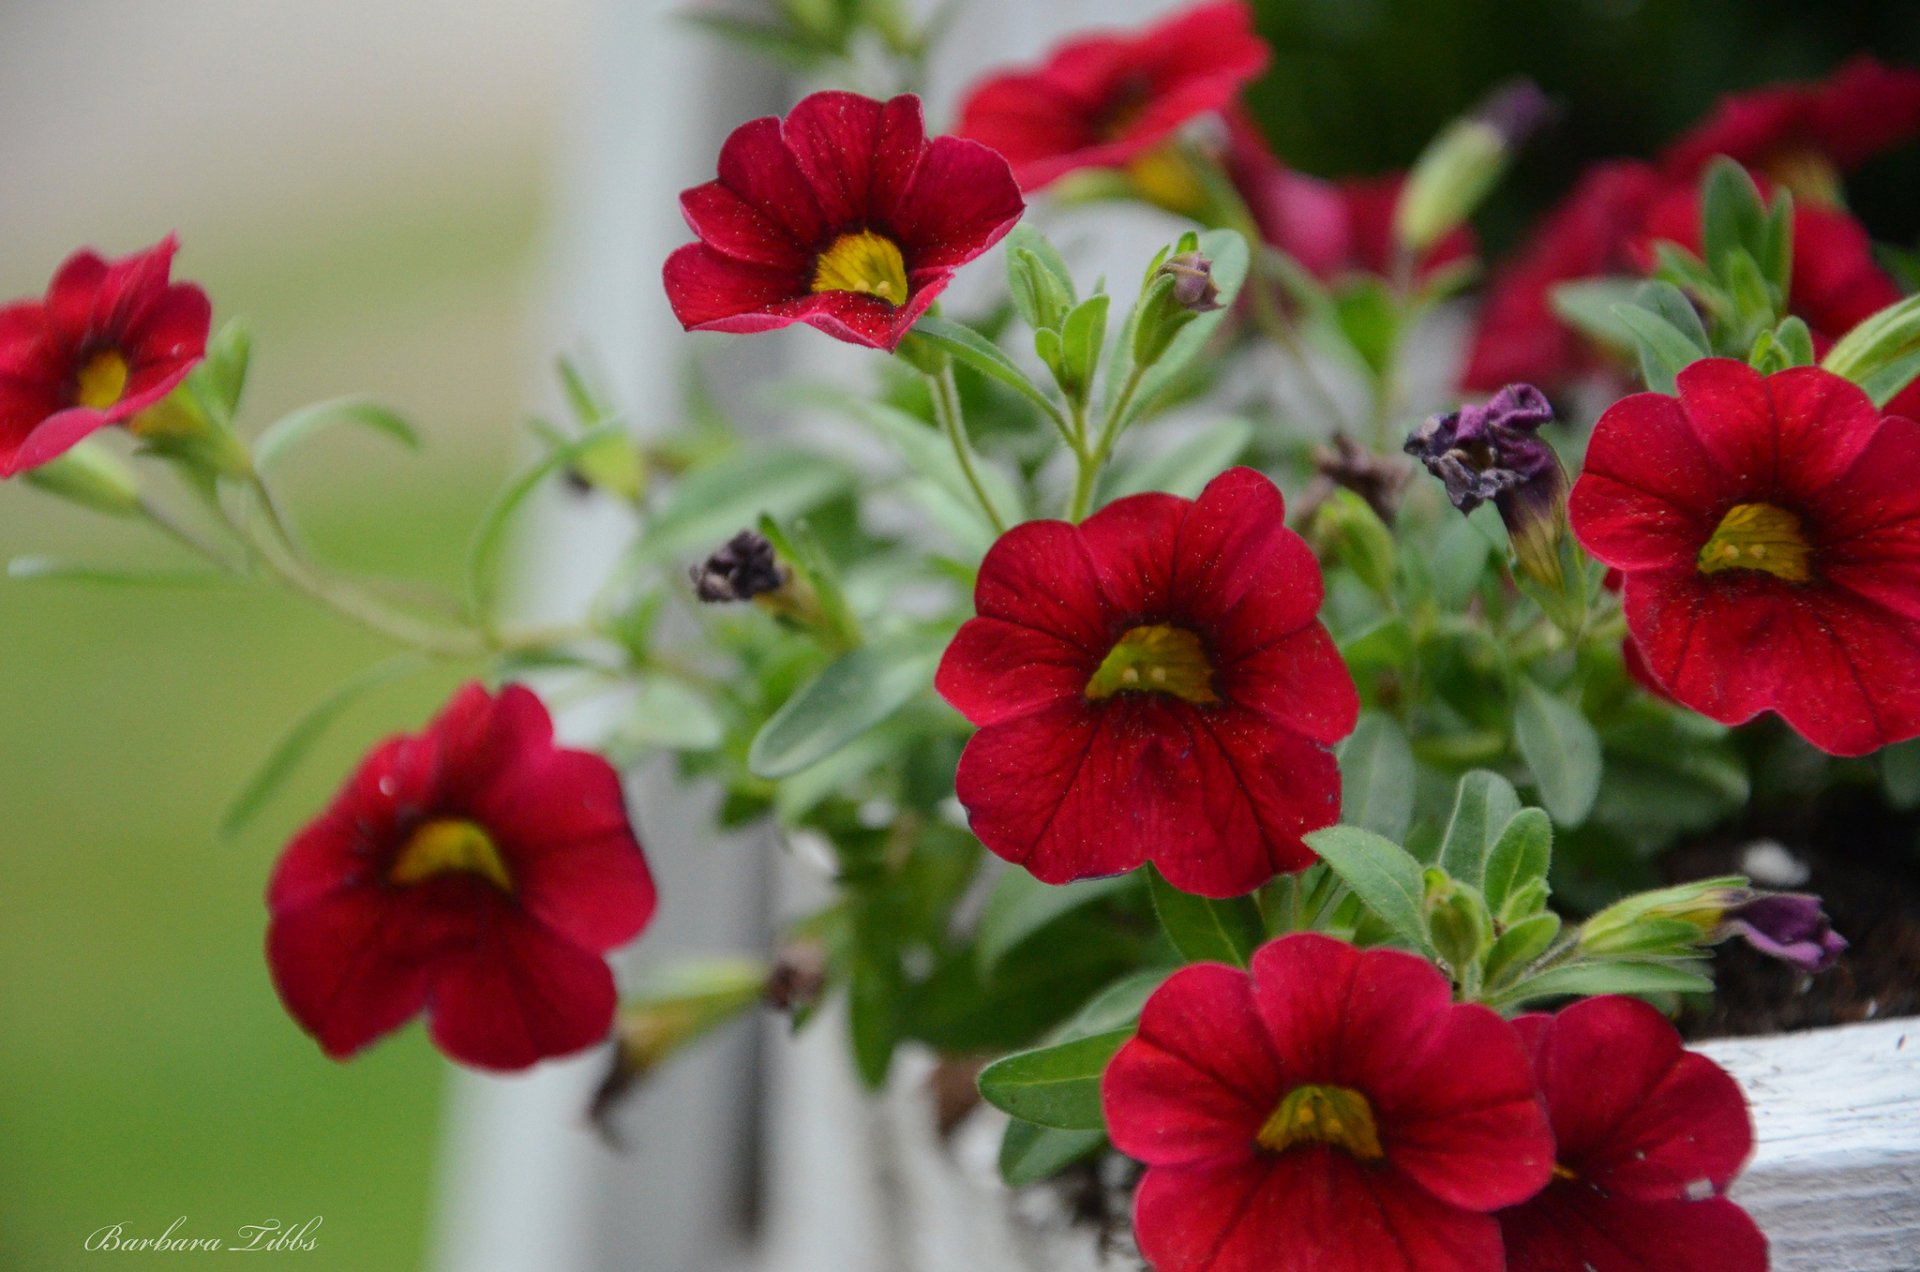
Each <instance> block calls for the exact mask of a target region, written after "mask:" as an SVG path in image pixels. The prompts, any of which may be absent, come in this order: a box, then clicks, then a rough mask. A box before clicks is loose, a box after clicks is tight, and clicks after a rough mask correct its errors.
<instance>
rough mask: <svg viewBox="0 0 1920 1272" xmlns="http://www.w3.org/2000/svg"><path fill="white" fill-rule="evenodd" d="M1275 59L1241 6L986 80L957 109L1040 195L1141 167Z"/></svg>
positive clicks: (1089, 43)
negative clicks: (1091, 173)
mask: <svg viewBox="0 0 1920 1272" xmlns="http://www.w3.org/2000/svg"><path fill="white" fill-rule="evenodd" d="M1269 56H1270V55H1269V52H1268V50H1267V46H1266V44H1265V42H1264V41H1262V40H1261V39H1260V37H1259V36H1258V35H1256V34H1254V30H1253V12H1252V10H1251V9H1250V8H1249V7H1248V6H1247V5H1246V4H1244V3H1242V0H1228V2H1227V3H1223V4H1203V5H1198V6H1195V7H1194V8H1191V9H1186V10H1183V11H1182V12H1180V13H1178V14H1175V15H1174V16H1173V17H1171V18H1168V19H1167V20H1165V21H1164V22H1161V23H1159V24H1158V25H1155V26H1151V27H1148V28H1146V29H1145V30H1142V31H1136V32H1131V33H1126V34H1115V33H1108V34H1102V35H1091V36H1084V37H1082V38H1080V39H1077V40H1073V41H1071V42H1069V43H1066V44H1062V45H1060V46H1059V47H1058V48H1055V49H1054V50H1053V51H1052V52H1051V53H1049V54H1048V56H1047V60H1046V62H1045V63H1044V64H1043V65H1041V66H1039V67H1036V68H1034V69H1031V70H1017V71H1004V72H1001V73H1000V74H997V75H994V76H992V77H991V78H989V79H987V80H984V81H982V82H981V83H980V84H978V85H976V86H975V87H974V89H973V90H972V92H970V93H969V94H968V95H967V99H966V101H965V102H964V103H962V105H961V107H960V127H959V133H960V135H961V136H963V137H972V138H974V139H975V140H976V141H981V142H984V143H985V144H987V145H989V146H992V147H993V148H994V149H995V150H998V151H999V152H1000V153H1001V154H1003V155H1005V156H1006V157H1007V161H1008V162H1009V163H1011V164H1012V165H1013V170H1014V174H1015V175H1016V176H1018V177H1019V178H1020V185H1021V188H1022V189H1026V190H1037V189H1039V188H1040V187H1041V186H1044V185H1046V184H1048V183H1049V182H1052V181H1054V180H1057V179H1058V178H1060V177H1063V176H1065V175H1066V174H1067V173H1069V172H1073V171H1075V170H1076V169H1080V168H1124V167H1126V166H1128V165H1129V164H1130V163H1133V162H1134V161H1136V160H1139V159H1142V158H1143V157H1144V156H1146V155H1147V154H1148V152H1149V151H1151V150H1153V149H1154V148H1155V147H1157V146H1158V145H1159V144H1160V143H1161V142H1164V141H1166V140H1167V139H1168V138H1169V137H1171V136H1172V135H1173V133H1174V132H1175V131H1176V130H1178V129H1179V128H1180V127H1181V126H1182V125H1183V124H1186V123H1187V122H1188V121H1190V120H1192V119H1195V118H1198V117H1200V116H1202V115H1209V114H1214V113H1217V112H1220V111H1224V110H1226V109H1227V108H1228V107H1229V106H1231V105H1232V103H1233V102H1234V100H1235V99H1236V98H1237V97H1238V96H1239V95H1240V90H1241V88H1242V87H1244V86H1245V85H1246V83H1247V82H1248V81H1249V80H1251V79H1253V78H1254V77H1255V76H1256V75H1258V74H1259V73H1260V72H1261V71H1262V70H1264V69H1265V68H1266V65H1267V60H1268V58H1269Z"/></svg>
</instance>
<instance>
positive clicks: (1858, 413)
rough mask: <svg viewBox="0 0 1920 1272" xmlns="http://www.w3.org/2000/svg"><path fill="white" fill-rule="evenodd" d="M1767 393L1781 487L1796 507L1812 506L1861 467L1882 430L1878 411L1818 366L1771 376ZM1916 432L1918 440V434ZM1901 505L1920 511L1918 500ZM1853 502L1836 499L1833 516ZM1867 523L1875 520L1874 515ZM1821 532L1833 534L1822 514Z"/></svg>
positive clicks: (1847, 384)
mask: <svg viewBox="0 0 1920 1272" xmlns="http://www.w3.org/2000/svg"><path fill="white" fill-rule="evenodd" d="M1767 393H1768V395H1769V396H1770V397H1771V398H1772V399H1773V418H1774V426H1775V428H1776V429H1777V430H1778V436H1779V441H1778V445H1779V449H1780V484H1781V486H1782V487H1783V488H1784V490H1785V491H1786V492H1788V493H1789V494H1790V495H1791V496H1792V497H1793V498H1792V500H1791V501H1792V502H1793V503H1795V504H1797V505H1801V506H1806V505H1809V504H1811V503H1813V502H1814V501H1816V500H1817V499H1819V497H1820V496H1821V494H1822V493H1823V492H1825V491H1826V490H1827V489H1828V488H1829V487H1830V486H1832V485H1833V483H1834V482H1836V481H1838V480H1839V479H1840V478H1841V477H1842V476H1843V475H1845V474H1846V472H1847V471H1848V470H1849V469H1855V470H1857V469H1858V468H1859V459H1860V456H1861V454H1862V453H1863V452H1864V451H1865V450H1866V448H1867V445H1868V443H1870V442H1872V441H1873V440H1874V438H1875V434H1876V431H1877V430H1878V429H1879V427H1880V412H1879V411H1878V410H1876V409H1875V408H1874V405H1873V402H1872V401H1871V400H1870V399H1869V398H1868V397H1867V395H1866V393H1865V392H1864V391H1863V390H1862V389H1861V388H1860V386H1859V385H1857V384H1854V383H1853V382H1852V381H1851V380H1848V379H1846V378H1844V377H1842V376H1837V375H1835V374H1834V373H1833V372H1831V371H1825V370H1822V369H1821V368H1819V367H1790V368H1788V369H1787V370H1785V371H1781V372H1778V373H1776V374H1774V375H1770V376H1768V377H1767ZM1915 432H1916V435H1920V429H1916V430H1915ZM1909 485H1911V484H1909ZM1902 502H1903V503H1905V504H1909V505H1910V506H1912V507H1913V508H1915V509H1916V510H1920V498H1913V499H1910V500H1905V501H1902ZM1850 503H1851V501H1848V500H1835V505H1836V507H1835V511H1836V512H1838V513H1840V514H1841V515H1843V516H1844V515H1847V514H1849V513H1850V512H1853V510H1852V509H1851V508H1850V506H1849V505H1850ZM1855 515H1858V514H1857V513H1856V514H1855ZM1866 520H1868V521H1869V522H1870V521H1871V520H1872V517H1871V514H1869V516H1868V517H1867V518H1866ZM1854 528H1856V527H1854V526H1849V527H1846V528H1844V529H1840V530H1839V533H1843V534H1844V533H1850V532H1851V531H1852V530H1853V529H1854ZM1821 531H1822V533H1823V534H1827V533H1832V532H1833V529H1832V528H1831V523H1829V522H1828V521H1827V518H1826V516H1825V515H1824V513H1823V515H1822V526H1821Z"/></svg>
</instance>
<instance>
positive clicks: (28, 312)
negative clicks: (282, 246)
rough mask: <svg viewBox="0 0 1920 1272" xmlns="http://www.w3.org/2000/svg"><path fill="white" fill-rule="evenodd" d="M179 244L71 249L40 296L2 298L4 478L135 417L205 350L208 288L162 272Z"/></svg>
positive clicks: (0, 442) (0, 471)
mask: <svg viewBox="0 0 1920 1272" xmlns="http://www.w3.org/2000/svg"><path fill="white" fill-rule="evenodd" d="M178 246H179V244H178V242H177V241H176V240H175V239H174V237H173V236H172V235H168V236H167V237H166V238H164V239H162V240H161V241H160V242H159V243H156V244H155V245H154V246H152V247H150V248H148V249H146V250H145V251H143V252H135V253H134V254H133V255H132V256H127V257H123V258H121V259H120V260H117V261H108V260H103V259H102V258H101V257H100V256H99V255H98V254H97V253H94V252H91V251H80V252H75V253H74V254H73V255H72V256H70V257H68V258H67V261H66V263H65V264H63V265H62V266H61V267H60V269H59V272H58V273H56V274H55V275H54V276H53V282H52V283H51V284H50V285H49V286H48V288H47V295H46V298H45V299H44V300H23V301H18V302H16V303H14V304H11V305H7V306H5V307H4V308H0V478H5V477H11V476H13V475H14V474H15V473H19V472H24V471H25V470H26V469H29V468H37V467H39V466H40V465H41V464H44V463H46V462H48V461H49V460H52V459H57V458H59V457H60V456H61V455H63V454H65V453H66V452H67V451H68V450H70V449H72V448H73V447H74V446H75V445H77V444H79V442H80V441H81V440H82V439H84V438H85V437H87V436H88V435H89V434H91V433H93V432H95V431H96V430H99V429H102V428H105V427H107V426H108V425H110V424H119V423H122V422H124V421H126V420H129V419H131V418H132V417H133V416H134V415H135V414H136V413H137V412H139V411H141V410H144V409H145V408H147V407H149V406H152V405H153V404H154V403H156V402H158V401H159V400H160V399H161V398H164V397H165V396H166V395H167V394H168V393H171V392H172V391H173V389H174V387H175V386H176V385H178V384H179V383H180V381H182V380H184V379H185V378H186V376H187V372H189V371H191V370H193V367H194V364H196V363H197V362H199V361H200V359H201V358H202V357H204V356H205V355H206V351H207V329H208V327H209V325H210V324H211V322H212V318H213V310H212V307H211V306H210V305H209V304H208V303H207V297H206V293H204V292H202V291H201V290H200V289H199V288H198V287H195V286H194V285H193V284H191V283H175V282H170V281H168V277H169V275H170V273H171V272H172V268H173V254H174V252H175V250H176V249H177V248H178Z"/></svg>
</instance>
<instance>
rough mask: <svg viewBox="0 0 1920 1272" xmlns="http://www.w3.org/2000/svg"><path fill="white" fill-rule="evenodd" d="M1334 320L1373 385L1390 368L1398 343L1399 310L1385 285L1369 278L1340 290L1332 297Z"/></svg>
mask: <svg viewBox="0 0 1920 1272" xmlns="http://www.w3.org/2000/svg"><path fill="white" fill-rule="evenodd" d="M1333 311H1334V320H1335V322H1336V323H1337V325H1338V326H1339V328H1340V334H1341V335H1342V336H1344V337H1346V341H1347V344H1348V345H1350V346H1351V347H1352V349H1353V351H1354V353H1356V354H1357V355H1359V358H1360V363H1361V365H1362V366H1364V367H1366V369H1367V371H1368V373H1369V374H1371V375H1372V376H1373V378H1374V380H1375V381H1376V382H1378V381H1380V380H1381V379H1382V378H1383V377H1385V376H1386V374H1387V372H1389V371H1390V370H1392V369H1393V355H1394V350H1395V349H1397V348H1398V347H1399V344H1400V309H1399V305H1398V304H1397V302H1396V301H1395V300H1394V299H1393V297H1392V295H1391V294H1390V293H1389V292H1388V291H1387V288H1386V286H1385V285H1384V284H1383V283H1381V282H1379V281H1377V280H1372V279H1366V280H1362V281H1360V282H1357V283H1354V284H1353V285H1351V286H1348V287H1345V288H1343V289H1341V291H1340V292H1339V294H1338V295H1337V296H1335V298H1334V304H1333Z"/></svg>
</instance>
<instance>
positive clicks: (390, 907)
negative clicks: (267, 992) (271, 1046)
mask: <svg viewBox="0 0 1920 1272" xmlns="http://www.w3.org/2000/svg"><path fill="white" fill-rule="evenodd" d="M411 913H412V912H411V910H410V908H409V907H406V906H404V905H395V904H393V900H392V898H391V897H389V896H385V895H382V893H381V892H380V891H379V890H378V889H376V888H349V889H345V890H342V891H339V892H336V893H334V894H332V895H331V896H327V897H323V898H321V899H320V900H318V901H315V902H314V903H312V904H310V905H305V906H302V907H301V908H299V909H296V910H293V911H291V912H287V913H281V914H277V915H276V916H275V917H274V920H273V923H272V924H271V926H269V927H268V928H267V966H268V968H269V969H270V970H271V971H272V973H273V983H274V988H275V989H277V990H278V991H279V993H280V1000H281V1001H282V1002H283V1003H285V1004H286V1008H287V1011H288V1013H289V1014H291V1015H292V1016H293V1018H294V1019H295V1020H297V1021H299V1022H300V1026H301V1028H303V1029H305V1030H306V1031H307V1032H308V1033H310V1034H312V1035H313V1037H314V1039H315V1040H316V1041H318V1042H319V1044H320V1046H321V1048H322V1049H323V1050H325V1051H326V1053H327V1054H328V1055H330V1056H332V1057H333V1058H334V1059H336V1060H344V1059H345V1058H347V1057H348V1056H350V1055H352V1054H353V1053H354V1052H356V1051H358V1050H360V1049H361V1048H362V1047H364V1046H366V1045H367V1044H368V1043H370V1042H372V1041H374V1040H375V1039H377V1038H380V1037H382V1036H383V1035H385V1034H388V1033H391V1032H392V1031H393V1030H395V1029H397V1028H399V1027H400V1026H401V1025H403V1024H405V1023H406V1022H407V1021H408V1020H409V1019H411V1018H412V1017H413V1016H414V1014H415V1013H417V1012H418V1011H419V1010H420V1009H421V1008H422V1007H424V1006H425V1005H426V1001H427V987H428V979H429V978H428V964H427V962H426V960H425V959H423V958H422V957H421V956H420V950H419V947H418V946H417V944H415V942H414V940H413V938H412V937H411V936H410V935H409V934H408V931H407V929H408V926H409V925H408V919H409V917H410V915H411Z"/></svg>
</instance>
